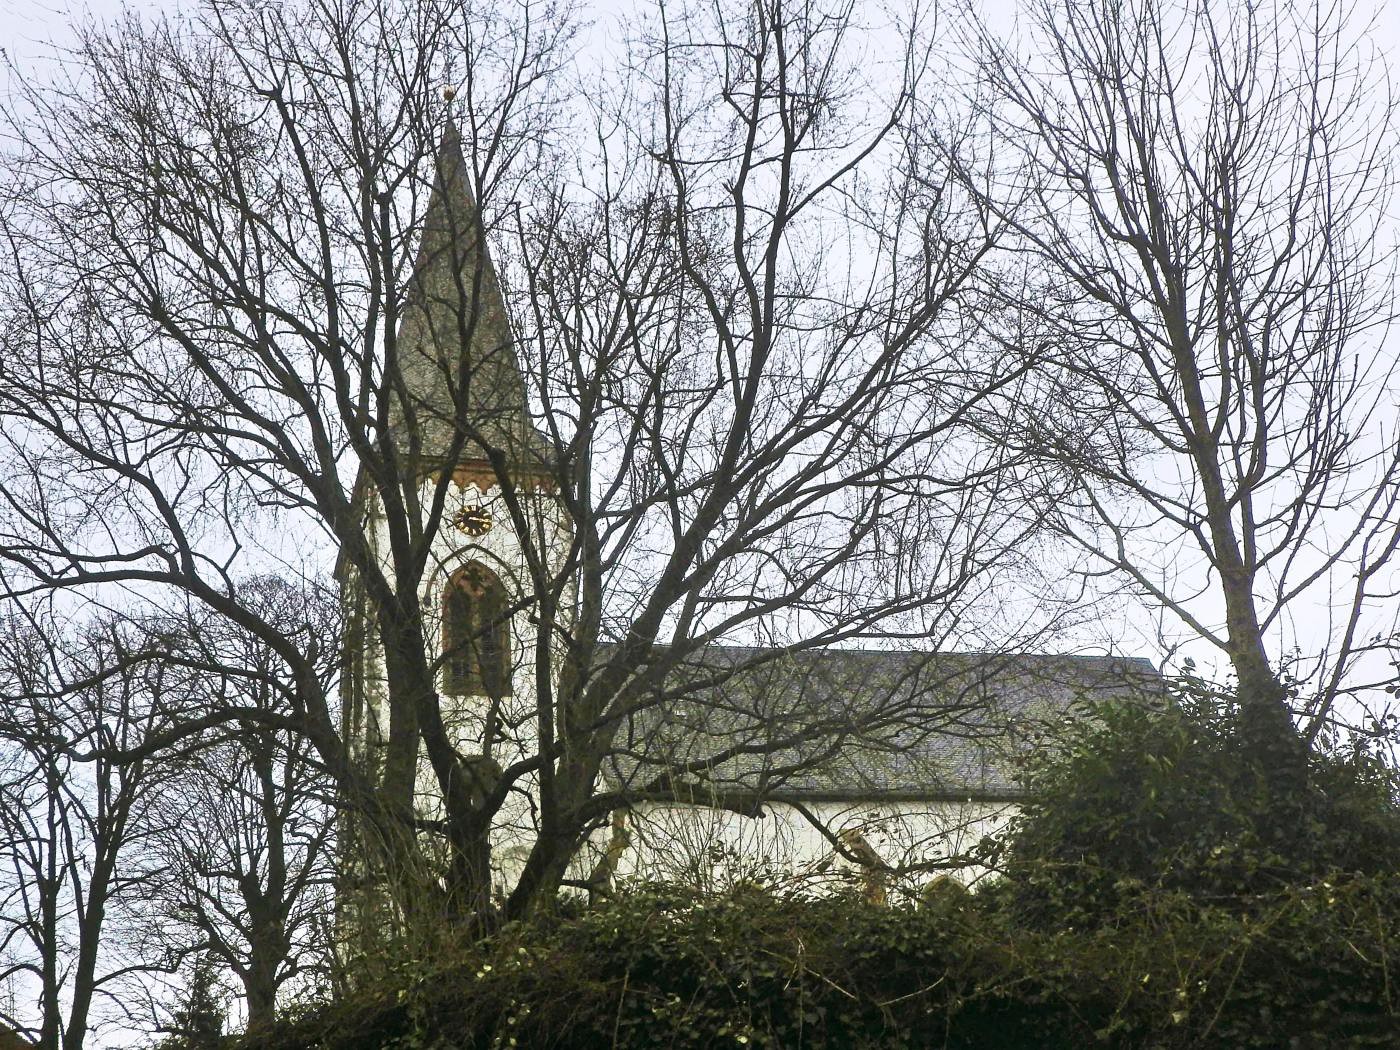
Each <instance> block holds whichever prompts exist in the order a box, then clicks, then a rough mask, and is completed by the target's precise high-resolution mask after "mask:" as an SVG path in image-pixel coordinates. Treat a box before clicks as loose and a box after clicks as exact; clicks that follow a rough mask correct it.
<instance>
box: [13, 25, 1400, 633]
mask: <svg viewBox="0 0 1400 1050" xmlns="http://www.w3.org/2000/svg"><path fill="white" fill-rule="evenodd" d="M864 2H867V3H874V2H875V0H864ZM945 2H946V5H947V7H948V8H954V7H956V6H958V0H945ZM1224 2H1226V3H1233V2H1243V0H1224ZM1340 2H1341V3H1343V4H1346V3H1348V2H1352V3H1353V5H1354V7H1355V9H1356V10H1355V14H1354V19H1355V21H1354V23H1353V24H1354V25H1357V26H1359V25H1363V24H1365V22H1366V20H1367V17H1368V15H1371V14H1372V13H1373V17H1372V18H1371V23H1372V29H1371V32H1370V36H1369V40H1370V42H1371V43H1373V44H1374V45H1375V47H1376V50H1377V52H1378V53H1379V55H1380V56H1381V58H1382V61H1383V62H1384V64H1385V65H1388V66H1389V67H1390V68H1391V69H1392V70H1393V71H1394V72H1393V73H1392V83H1395V84H1397V85H1400V0H1340ZM581 3H582V5H583V6H584V7H585V9H586V10H587V11H590V12H591V13H592V15H593V16H594V17H595V18H596V20H597V32H596V33H595V34H593V35H592V39H593V43H592V46H594V47H600V48H606V47H607V46H608V43H609V41H611V40H616V39H617V36H618V34H617V33H616V32H615V31H613V28H614V26H615V25H616V23H617V21H619V20H625V19H626V18H627V14H628V12H630V11H632V10H634V9H635V8H637V7H639V6H640V7H643V8H645V7H649V6H651V4H650V3H649V0H593V2H592V3H589V0H581ZM980 5H981V7H982V9H983V11H984V12H985V13H986V14H987V15H988V16H989V18H990V19H991V20H992V21H993V22H994V23H1001V24H1009V23H1010V22H1011V20H1012V19H1013V18H1014V17H1015V13H1016V11H1017V9H1018V7H1019V6H1021V5H1020V3H1019V2H1018V0H980ZM182 6H185V7H187V8H188V7H193V2H192V0H125V2H124V0H0V15H2V16H3V20H0V27H3V32H0V49H3V51H4V53H5V56H6V57H7V58H8V59H9V63H10V69H9V70H8V71H4V70H0V92H4V91H6V90H8V85H9V84H10V83H11V81H10V77H11V76H14V75H18V76H21V77H26V78H31V77H34V76H40V77H42V76H43V75H44V67H45V66H46V65H47V64H48V62H49V61H51V60H52V58H53V56H54V55H55V54H56V52H58V51H61V50H62V49H63V47H64V45H65V44H66V43H67V42H68V41H69V40H71V31H70V29H69V26H70V24H71V23H72V22H73V21H74V20H75V17H77V18H80V17H81V15H82V13H83V12H90V13H92V14H93V15H95V16H97V17H98V18H111V17H113V16H115V15H117V14H118V13H120V12H121V11H122V9H123V7H132V8H135V9H137V10H142V11H149V12H153V13H154V12H158V11H161V10H165V11H168V12H171V13H176V12H178V11H179V10H180V9H181V7H182ZM1392 218H1394V219H1396V220H1397V221H1400V215H1396V216H1393V217H1392ZM1391 338H1392V339H1393V340H1395V339H1400V335H1397V333H1392V336H1391ZM1313 612H1314V613H1315V614H1317V615H1319V616H1320V615H1322V614H1321V612H1320V611H1319V610H1313ZM1305 615H1306V614H1305ZM1295 628H1301V629H1299V630H1298V633H1299V634H1301V635H1304V636H1306V635H1307V634H1308V633H1309V632H1308V631H1307V630H1306V627H1305V626H1303V625H1295ZM1141 629H1142V630H1143V634H1144V638H1143V639H1142V641H1143V643H1144V644H1143V647H1142V648H1141V649H1140V650H1138V651H1141V652H1142V653H1143V655H1152V654H1150V652H1149V650H1150V649H1151V648H1152V646H1151V644H1150V643H1151V635H1152V634H1153V633H1154V628H1153V626H1152V625H1141ZM1124 640H1125V642H1127V639H1124ZM1127 648H1128V649H1129V650H1130V651H1131V650H1137V649H1138V647H1136V646H1133V645H1132V644H1131V642H1127ZM1197 656H1198V658H1201V657H1204V658H1207V659H1210V658H1212V657H1214V652H1213V650H1203V651H1199V652H1197Z"/></svg>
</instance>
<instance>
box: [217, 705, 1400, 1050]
mask: <svg viewBox="0 0 1400 1050" xmlns="http://www.w3.org/2000/svg"><path fill="white" fill-rule="evenodd" d="M1092 713H1093V715H1094V716H1095V717H1094V718H1093V719H1092V720H1090V721H1086V722H1080V723H1076V724H1075V725H1073V726H1070V727H1068V728H1067V730H1066V732H1065V734H1064V735H1063V736H1062V737H1061V738H1059V740H1058V741H1057V742H1056V743H1055V744H1054V745H1053V746H1052V747H1050V748H1048V749H1047V750H1046V751H1045V752H1044V753H1043V754H1044V757H1041V758H1037V759H1035V760H1034V762H1033V765H1032V767H1031V768H1030V769H1029V770H1028V776H1029V777H1030V778H1031V781H1032V784H1033V786H1034V787H1035V789H1036V795H1035V801H1034V802H1033V803H1031V804H1029V805H1027V807H1026V808H1025V812H1024V815H1023V816H1022V817H1021V819H1019V820H1018V821H1017V822H1016V823H1015V825H1014V826H1013V828H1012V829H1011V830H1010V832H1009V833H1008V834H1007V835H1006V836H1005V837H1004V839H1003V840H1002V841H1001V842H999V843H996V844H994V845H993V846H992V847H991V848H989V851H988V859H990V860H995V861H998V862H1000V863H1001V864H1002V865H1003V869H1002V870H1003V872H1004V874H1003V876H1002V878H1001V879H999V880H997V881H996V882H994V883H993V884H992V885H991V886H990V887H989V888H988V889H985V890H982V891H980V892H969V891H968V890H966V889H964V888H963V887H962V886H961V885H959V884H957V883H954V882H950V881H941V882H937V883H934V884H933V885H931V886H930V887H929V888H928V889H927V891H926V892H925V893H924V895H923V897H922V898H921V899H920V900H919V901H917V902H907V903H905V904H902V905H899V906H895V907H884V906H879V905H872V904H869V903H866V902H865V901H863V900H860V899H856V898H853V897H827V898H820V899H812V898H802V897H796V896H781V895H775V894H773V893H771V892H770V891H768V890H767V889H764V888H762V887H760V886H754V885H750V886H741V887H740V888H739V889H737V890H735V891H734V892H732V893H730V894H728V895H726V896H723V897H720V898H714V897H704V896H701V895H699V894H696V893H694V892H690V891H685V890H681V889H677V888H675V887H664V886H659V887H647V888H641V889H638V890H636V891H634V892H631V893H628V894H625V895H623V896H620V897H618V898H616V899H615V900H613V901H611V902H609V903H607V904H605V905H603V906H601V907H597V908H591V909H586V910H585V909H583V908H582V907H581V906H577V905H569V906H566V907H565V908H564V909H563V912H561V913H559V914H555V915H553V916H549V917H542V918H536V919H535V920H533V921H531V922H529V923H522V924H515V925H512V926H509V927H507V928H506V929H504V930H502V931H501V932H500V933H499V934H498V935H497V936H496V937H495V938H494V939H492V940H491V941H489V942H487V943H484V944H480V945H477V946H476V947H474V948H470V949H466V950H464V952H463V954H462V956H461V957H460V958H459V959H458V960H457V961H456V962H455V963H453V964H452V965H444V966H442V967H440V968H437V969H435V970H434V971H433V972H420V973H416V974H415V973H401V975H400V976H401V978H402V979H401V980H400V981H399V982H398V983H397V985H396V986H392V987H390V989H389V990H387V991H385V992H382V993H381V994H380V995H379V996H378V997H374V996H361V997H360V998H358V999H354V1000H347V1001H345V1002H342V1003H341V1004H339V1005H338V1006H336V1007H334V1008H332V1009H328V1010H324V1011H322V1012H320V1013H317V1014H314V1015H311V1016H308V1017H307V1018H305V1019H303V1020H302V1021H301V1022H299V1023H297V1024H294V1025H289V1026H287V1027H285V1028H284V1029H282V1030H281V1031H280V1032H276V1033H267V1034H265V1035H263V1036H260V1037H258V1038H256V1039H254V1040H253V1041H250V1042H248V1043H246V1044H245V1048H246V1050H299V1048H308V1050H309V1048H311V1047H321V1048H325V1050H369V1048H372V1047H373V1048H379V1047H402V1048H406V1050H407V1048H423V1050H428V1048H439V1047H441V1048H447V1047H480V1048H495V1047H532V1048H549V1047H559V1048H565V1047H567V1048H578V1050H590V1048H598V1050H603V1048H618V1047H634V1048H643V1047H675V1048H700V1047H771V1048H784V1050H786V1048H811V1050H824V1048H830V1050H837V1048H841V1050H848V1048H849V1050H866V1048H869V1050H875V1048H881V1050H884V1048H893V1050H899V1048H909V1050H913V1048H924V1047H927V1048H934V1047H938V1048H966V1050H973V1048H978V1050H983V1048H991V1047H995V1048H997V1050H1017V1048H1026V1050H1030V1048H1036V1050H1046V1048H1061V1047H1063V1048H1070V1047H1075V1048H1077V1047H1087V1046H1103V1047H1121V1048H1124V1050H1127V1048H1142V1047H1153V1048H1160V1050H1170V1048H1178V1047H1179V1048H1187V1047H1191V1048H1220V1050H1225V1048H1229V1050H1235V1048H1252V1047H1253V1048H1260V1050H1263V1048H1276V1047H1299V1048H1309V1047H1319V1048H1321V1047H1328V1048H1331V1047H1382V1046H1386V1047H1389V1046H1395V1045H1397V1043H1400V988H1397V987H1396V985H1395V982H1394V980H1393V978H1392V974H1393V972H1394V970H1395V966H1396V961H1397V960H1400V874H1396V871H1397V868H1400V865H1397V863H1396V859H1397V858H1400V809H1397V805H1396V779H1395V774H1394V771H1393V770H1391V769H1390V768H1389V767H1388V766H1387V765H1386V764H1385V763H1384V762H1382V761H1380V760H1379V759H1378V758H1377V757H1375V755H1373V754H1371V753H1370V752H1368V751H1367V750H1366V749H1365V748H1350V749H1348V750H1345V751H1338V750H1334V751H1333V752H1330V753H1328V754H1325V755H1319V756H1316V757H1315V758H1314V762H1313V778H1312V787H1311V789H1310V793H1309V795H1308V796H1307V798H1305V799H1303V800H1300V802H1299V804H1298V806H1297V807H1296V814H1297V815H1298V823H1297V825H1296V826H1295V827H1293V828H1290V829H1288V830H1289V836H1290V841H1291V842H1292V843H1293V848H1292V849H1290V850H1289V851H1287V852H1283V851H1281V850H1280V849H1279V848H1278V846H1277V843H1278V842H1279V841H1280V839H1279V838H1278V836H1275V835H1271V833H1270V832H1269V831H1268V829H1267V828H1266V827H1265V825H1264V822H1265V821H1266V820H1267V810H1266V809H1265V807H1264V806H1263V805H1262V803H1261V799H1262V798H1263V796H1262V794H1261V792H1260V789H1259V784H1260V782H1261V778H1260V776H1259V771H1258V770H1256V769H1254V768H1252V767H1251V765H1250V764H1249V762H1247V761H1246V760H1245V759H1244V757H1243V755H1242V753H1241V748H1240V745H1239V743H1238V740H1237V739H1236V737H1235V735H1234V731H1233V717H1232V715H1233V712H1232V711H1231V708H1230V704H1229V700H1228V698H1225V697H1220V696H1218V695H1214V694H1211V693H1209V692H1207V691H1204V690H1199V689H1192V690H1188V691H1187V692H1186V693H1185V694H1184V695H1182V696H1179V697H1175V698H1173V699H1171V700H1170V701H1169V702H1165V703H1164V704H1163V705H1162V706H1161V707H1159V708H1157V709H1148V708H1144V707H1142V706H1136V707H1132V706H1112V705H1103V706H1098V707H1095V708H1094V709H1093V712H1092ZM565 913H567V914H565Z"/></svg>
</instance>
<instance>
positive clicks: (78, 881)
mask: <svg viewBox="0 0 1400 1050" xmlns="http://www.w3.org/2000/svg"><path fill="white" fill-rule="evenodd" d="M133 643H135V644H133ZM0 675H3V679H0V681H3V688H2V690H0V691H3V695H4V696H5V705H4V708H3V713H2V714H0V948H2V949H3V951H4V952H5V955H6V958H7V960H12V961H8V962H7V964H6V967H5V969H4V970H3V971H0V979H5V980H9V979H12V978H16V977H17V978H18V981H19V986H20V987H21V988H22V989H25V990H26V991H29V992H31V993H32V1000H31V1001H32V1002H33V1003H34V1004H35V1006H36V1014H35V1015H27V1016H17V1017H12V1016H7V1015H0V1020H3V1022H4V1023H6V1024H8V1025H10V1026H12V1027H14V1028H16V1029H18V1030H20V1031H23V1032H28V1033H30V1034H32V1035H33V1036H34V1037H35V1039H36V1042H37V1044H38V1046H39V1047H41V1048H42V1050H59V1048H60V1047H62V1048H63V1050H79V1048H80V1047H82V1046H83V1045H84V1042H85V1041H86V1039H87V1037H88V1035H89V1033H90V1032H91V1031H92V1029H93V1026H94V1023H95V1021H96V1020H97V1018H98V1016H99V1011H100V1009H101V1008H102V1007H103V1005H104V1002H103V1000H104V999H107V1000H109V1001H115V1000H117V999H119V998H120V995H121V993H122V991H123V990H124V982H125V981H127V980H128V979H129V978H130V977H131V976H132V975H133V974H135V973H138V972H140V971H141V970H143V969H148V968H151V967H150V966H149V964H148V962H147V961H146V960H143V959H142V958H140V957H139V955H138V954H136V953H134V952H132V951H130V950H129V949H130V948H131V946H130V945H123V943H122V941H121V939H120V938H117V937H115V936H113V934H112V929H111V927H112V926H113V925H114V924H116V923H122V922H124V919H123V918H122V916H123V914H124V913H127V912H129V911H131V910H134V909H137V908H139V907H140V906H141V903H142V902H143V901H144V900H145V899H146V897H147V895H148V892H149V886H150V882H151V878H152V872H151V868H150V865H149V864H148V863H146V858H144V857H143V856H142V850H143V838H144V834H145V829H146V828H147V827H148V825H147V823H146V819H145V818H146V810H147V808H148V806H149V805H150V802H151V799H152V797H153V795H154V793H155V792H157V791H158V790H159V788H160V771H159V767H157V766H154V765H153V764H152V763H150V762H147V761H144V760H135V761H119V760H117V759H115V758H114V757H113V755H115V754H117V753H120V752H123V751H128V750H133V749H139V747H140V745H141V743H142V741H143V740H144V739H145V738H146V737H147V736H148V735H149V734H151V733H155V732H159V731H160V729H161V728H162V724H163V722H164V713H163V710H162V707H161V705H160V704H158V703H156V702H155V698H156V697H158V696H159V695H160V693H161V690H162V688H163V684H164V675H163V672H162V669H161V667H160V666H159V665H158V664H152V663H150V662H148V661H146V660H145V659H144V658H143V656H142V647H141V645H140V642H139V639H137V638H135V637H134V636H133V633H132V632H130V631H129V630H128V629H127V628H126V627H124V626H123V625H122V624H120V623H119V622H116V621H114V620H108V621H107V622H105V623H102V622H98V623H95V624H93V625H92V626H91V627H90V628H89V629H86V630H82V631H70V632H60V631H59V630H58V629H57V627H56V624H55V621H53V620H51V619H48V618H43V619H37V618H36V619H31V620H29V621H28V622H24V621H19V620H17V619H8V620H6V621H5V622H4V626H3V633H0ZM118 1012H119V1013H120V1011H118Z"/></svg>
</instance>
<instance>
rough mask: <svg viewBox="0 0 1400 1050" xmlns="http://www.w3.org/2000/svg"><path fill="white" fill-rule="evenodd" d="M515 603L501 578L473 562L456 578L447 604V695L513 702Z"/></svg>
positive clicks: (444, 640)
mask: <svg viewBox="0 0 1400 1050" xmlns="http://www.w3.org/2000/svg"><path fill="white" fill-rule="evenodd" d="M509 608H510V603H509V601H508V600H507V598H506V589H505V587H504V586H503V585H502V584H501V581H500V578H499V577H498V576H497V575H496V574H495V573H494V572H492V571H491V570H490V569H488V568H486V566H484V565H482V564H480V563H478V562H472V563H471V564H470V565H467V566H466V567H465V568H463V569H461V570H459V571H458V572H456V573H454V574H453V576H452V578H451V579H450V580H449V581H448V583H447V589H446V593H444V595H443V601H442V648H443V674H442V679H443V692H444V693H447V694H448V695H449V696H508V695H509V694H510V691H511V682H510V677H511V676H510V649H511V645H510V614H509Z"/></svg>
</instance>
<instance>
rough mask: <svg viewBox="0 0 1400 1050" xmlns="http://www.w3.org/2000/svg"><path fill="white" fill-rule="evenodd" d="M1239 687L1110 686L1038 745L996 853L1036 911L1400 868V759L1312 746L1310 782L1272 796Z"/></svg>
mask: <svg viewBox="0 0 1400 1050" xmlns="http://www.w3.org/2000/svg"><path fill="white" fill-rule="evenodd" d="M1232 714H1233V712H1232V710H1231V707H1230V704H1229V698H1228V697H1226V696H1221V695H1220V694H1216V693H1211V692H1209V691H1206V690H1204V689H1200V688H1189V689H1184V690H1181V691H1179V692H1178V693H1177V694H1176V695H1174V696H1172V697H1170V698H1167V699H1165V700H1164V702H1163V703H1162V704H1160V705H1157V706H1150V705H1145V704H1141V703H1124V702H1099V703H1090V704H1087V705H1085V715H1086V716H1087V717H1081V718H1077V719H1076V720H1075V721H1074V722H1073V723H1071V724H1069V725H1067V726H1066V727H1065V728H1064V729H1063V731H1062V732H1061V733H1060V734H1058V735H1057V736H1056V737H1055V738H1054V739H1053V740H1052V741H1050V742H1049V744H1048V745H1047V746H1046V747H1045V748H1043V749H1040V750H1039V751H1038V752H1037V753H1035V754H1034V755H1032V756H1031V757H1030V758H1029V759H1028V766H1027V769H1026V771H1025V776H1026V782H1027V786H1028V789H1029V797H1028V800H1027V802H1026V803H1025V805H1024V806H1023V807H1022V810H1021V813H1020V815H1019V816H1018V817H1017V819H1016V820H1015V821H1013V822H1012V824H1011V825H1010V826H1009V827H1008V829H1007V830H1006V831H1005V832H1003V833H1002V835H1000V836H999V837H997V838H996V839H993V840H989V841H988V842H987V843H985V844H984V847H983V848H984V851H985V852H986V858H985V859H986V861H987V862H988V863H989V864H990V865H991V866H993V867H995V868H997V869H998V870H1000V871H1001V872H1002V873H1003V874H1004V876H1005V877H1004V879H1003V881H1002V882H1001V884H1000V885H999V886H998V887H997V888H996V889H995V890H994V892H995V893H996V894H998V895H999V896H1000V898H1001V899H1002V901H1003V903H1004V904H1005V905H1006V906H1010V907H1014V908H1015V909H1017V912H1018V915H1019V916H1020V917H1021V919H1022V920H1024V921H1031V922H1044V923H1051V924H1055V925H1064V924H1070V925H1075V924H1084V923H1103V922H1110V923H1111V922H1113V921H1116V919H1117V917H1118V915H1119V913H1120V912H1121V911H1122V909H1123V908H1124V907H1129V906H1131V905H1130V903H1129V902H1130V901H1131V900H1132V899H1134V898H1135V897H1137V896H1139V895H1141V894H1142V893H1143V892H1144V891H1147V890H1151V891H1165V892H1167V893H1183V894H1186V895H1188V896H1189V897H1190V898H1192V899H1194V900H1197V901H1227V900H1235V901H1247V900H1248V899H1250V898H1251V897H1253V896H1255V895H1258V894H1261V893H1267V892H1272V891H1274V890H1277V889H1279V888H1280V887H1283V886H1288V885H1297V884H1309V883H1312V882H1315V881H1317V880H1320V879H1323V878H1326V877H1328V876H1329V875H1332V874H1335V873H1338V872H1361V873H1382V872H1390V871H1395V870H1397V869H1398V868H1400V806H1397V793H1396V784H1397V780H1396V774H1395V771H1394V770H1393V769H1392V768H1390V767H1389V766H1387V765H1386V763H1384V762H1383V761H1381V760H1380V759H1379V758H1378V757H1376V756H1375V755H1374V754H1371V753H1370V752H1368V751H1366V750H1365V749H1364V748H1353V749H1349V750H1345V751H1341V750H1336V751H1330V752H1319V753H1316V754H1314V755H1313V757H1312V762H1311V776H1310V785H1309V790H1308V793H1307V795H1306V796H1305V797H1303V798H1299V799H1289V800H1281V801H1280V800H1271V799H1269V797H1268V796H1267V795H1266V793H1265V792H1264V790H1263V778H1262V777H1260V776H1259V771H1258V769H1257V768H1256V766H1255V765H1254V763H1253V761H1252V759H1251V756H1250V754H1249V752H1248V751H1247V750H1246V749H1245V748H1244V746H1243V745H1242V744H1241V743H1240V741H1239V738H1238V737H1237V735H1236V733H1235V731H1234V729H1235V721H1234V719H1233V717H1232Z"/></svg>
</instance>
